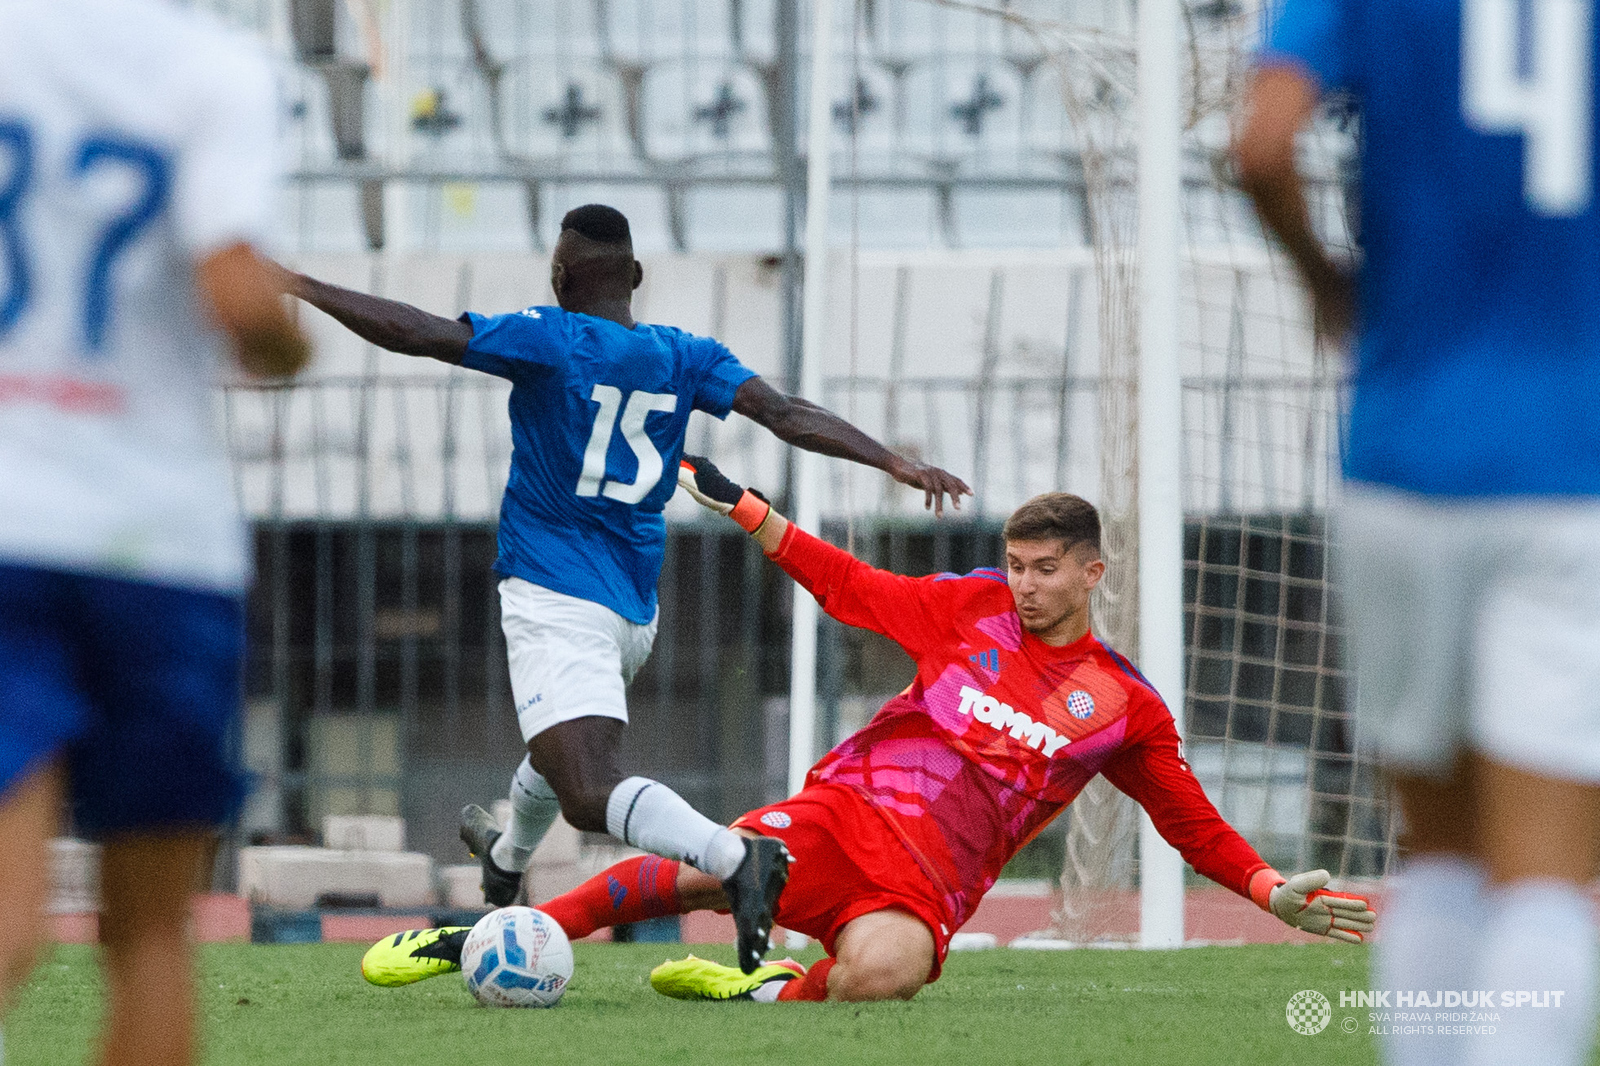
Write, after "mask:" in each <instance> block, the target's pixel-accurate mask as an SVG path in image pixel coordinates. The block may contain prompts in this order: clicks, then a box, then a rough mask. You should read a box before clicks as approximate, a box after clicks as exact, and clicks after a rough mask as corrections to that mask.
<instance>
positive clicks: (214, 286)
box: [0, 0, 307, 1064]
mask: <svg viewBox="0 0 1600 1066" xmlns="http://www.w3.org/2000/svg"><path fill="white" fill-rule="evenodd" d="M276 120H277V116H276V91H275V85H274V80H273V75H272V71H271V68H270V66H269V64H268V62H267V60H266V58H265V56H264V55H262V54H260V53H258V52H257V51H256V50H255V49H254V48H252V47H251V46H250V45H249V44H248V43H246V42H244V41H242V40H238V39H235V38H234V37H233V36H232V35H231V34H229V33H227V32H225V31H224V30H223V29H222V28H221V27H220V26H217V25H215V24H214V23H213V22H211V21H210V20H209V19H205V18H202V17H200V16H198V15H195V14H193V13H191V12H188V11H185V10H183V9H182V8H180V7H178V6H177V5H175V4H171V3H167V2H164V0H0V501H3V502H0V788H3V790H4V791H3V792H0V850H3V853H4V854H5V855H6V863H5V865H4V867H3V870H0V967H3V970H0V981H3V987H0V992H3V993H6V994H9V993H10V992H11V991H12V990H14V989H15V987H16V985H17V984H18V983H19V982H20V981H21V980H23V979H24V978H25V977H26V976H27V973H28V971H29V969H30V968H31V966H32V963H33V959H34V955H35V952H36V950H37V948H38V943H37V938H38V937H39V935H40V931H41V930H42V929H44V928H45V924H44V920H43V909H44V904H45V902H46V895H47V893H48V890H49V877H48V873H49V865H48V861H47V853H46V847H45V844H46V840H47V839H48V838H49V837H51V836H53V835H55V834H56V832H57V831H58V830H59V828H60V826H61V823H62V809H63V802H64V801H65V800H67V799H69V798H70V802H71V805H72V818H73V822H74V824H75V826H76V828H77V830H78V832H80V833H82V834H84V835H87V836H90V837H92V838H95V839H98V840H100V841H102V842H103V843H104V858H103V865H102V874H101V885H102V894H103V903H102V908H103V909H102V911H101V915H100V937H101V942H102V944H103V947H104V954H103V956H102V958H103V960H104V966H105V973H106V979H107V987H108V992H109V995H110V1010H109V1013H108V1016H107V1023H106V1025H107V1032H106V1034H105V1037H104V1039H103V1040H102V1042H101V1055H102V1057H103V1059H104V1061H106V1062H114V1063H126V1062H138V1063H152V1064H153V1063H161V1064H167V1063H186V1062H189V1061H191V1060H192V1058H193V1041H194V1036H193V1028H194V1026H193V1014H194V1010H193V991H192V987H191V986H192V983H193V982H192V965H191V949H190V947H189V944H188V940H187V937H188V930H187V927H188V899H189V896H190V894H191V892H192V891H194V889H195V888H196V887H197V884H198V881H199V875H200V873H201V869H200V867H201V863H202V858H203V856H204V855H205V854H206V853H207V851H208V846H209V843H210V840H211V839H212V837H213V835H214V831H215V829H216V827H217V826H219V825H221V824H223V823H225V822H226V821H228V820H229V819H230V818H231V817H232V816H233V815H234V813H235V811H236V809H237V807H238V804H239V801H240V799H241V798H242V796H243V792H244V782H243V778H242V776H241V774H240V773H239V771H238V769H237V767H236V765H235V763H234V760H233V758H232V756H231V752H230V749H229V746H228V739H227V735H228V733H229V731H230V729H231V727H232V725H233V722H234V719H235V717H236V711H237V708H238V702H239V684H240V670H239V668H240V655H241V652H242V644H243V594H244V591H245V587H246V582H247V575H248V573H249V558H248V551H247V547H246V543H247V542H246V539H245V531H244V528H243V525H242V523H241V521H240V518H239V516H238V514H237V510H236V505H235V501H234V494H233V487H232V480H231V477H230V475H229V472H228V467H227V461H226V457H225V454H224V452H223V449H222V446H221V441H220V439H219V438H218V436H217V435H216V433H215V431H214V428H213V424H212V387H213V385H214V384H215V382H216V379H217V377H218V374H219V371H221V370H223V369H224V365H225V358H226V356H227V354H228V351H229V349H230V347H231V349H232V353H233V355H234V356H235V357H236V358H237V361H238V363H239V365H241V366H242V367H243V368H244V369H245V370H246V371H248V372H251V373H253V374H260V375H273V376H276V375H283V374H288V373H292V372H294V371H296V370H298V369H299V368H300V367H301V366H302V365H303V363H304V362H305V359H306V355H307V348H306V346H305V344H304V342H303V341H302V339H301V337H300V335H299V333H298V331H297V330H296V329H295V327H294V325H293V323H292V321H291V320H290V319H289V318H288V316H287V314H286V312H285V309H284V305H283V302H282V299H281V292H282V287H281V283H280V278H281V275H280V274H279V272H277V271H276V270H275V268H273V267H272V266H271V265H270V264H269V263H268V262H267V261H265V260H263V259H261V258H259V257H258V256H257V254H256V252H255V250H254V249H255V247H256V246H257V245H258V244H259V243H260V242H261V241H262V239H263V238H264V237H265V235H266V232H267V229H268V224H269V221H270V218H271V209H272V200H273V195H274V185H275V181H276V179H277V172H276V168H275V166H274V155H275V151H274V146H275V140H276V136H275V124H276Z"/></svg>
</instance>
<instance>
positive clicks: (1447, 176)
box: [1238, 0, 1600, 1066]
mask: <svg viewBox="0 0 1600 1066" xmlns="http://www.w3.org/2000/svg"><path fill="white" fill-rule="evenodd" d="M1597 30H1600V24H1597V21H1596V18H1595V11H1594V8H1593V3H1592V0H1520V2H1519V0H1287V3H1285V4H1284V7H1283V10H1282V13H1281V15H1280V16H1279V18H1278V21H1277V23H1276V25H1275V27H1274V28H1273V31H1272V34H1271V39H1270V43H1269V44H1268V46H1267V47H1266V49H1265V51H1264V52H1263V54H1262V56H1261V58H1260V61H1259V69H1258V72H1257V74H1256V77H1255V81H1254V84H1253V88H1252V90H1251V93H1250V101H1249V114H1248V117H1247V119H1246V122H1245V127H1244V130H1243V132H1242V134H1241V137H1240V141H1239V144H1238V161H1239V166H1240V173H1241V176H1242V178H1243V181H1244V184H1245V187H1246V188H1247V190H1248V191H1249V192H1250V193H1251V195H1252V196H1253V197H1254V199H1255V201H1256V204H1257V206H1258V208H1259V210H1260V213H1261V216H1262V218H1263V219H1264V220H1265V221H1266V223H1267V224H1268V225H1269V226H1270V227H1271V228H1272V230H1273V231H1275V232H1276V233H1277V235H1278V236H1279V237H1280V238H1281V239H1282V241H1283V243H1284V245H1285V246H1286V247H1287V249H1288V250H1289V253H1290V255H1291V256H1292V258H1293V259H1294V261H1295V263H1296V265H1297V266H1298V267H1299V269H1300V272H1301V274H1302V275H1303V276H1304V278H1305V280H1306V281H1307V283H1308V284H1309V286H1310V289H1311V292H1312V295H1313V297H1314V300H1315V304H1316V309H1317V312H1318V317H1319V319H1320V323H1321V325H1322V327H1323V329H1324V330H1325V331H1326V332H1329V333H1332V334H1335V335H1338V334H1341V333H1342V332H1343V331H1344V330H1345V328H1346V327H1347V326H1348V325H1350V324H1353V325H1354V337H1355V357H1356V372H1355V386H1354V395H1353V397H1352V401H1351V409H1350V423H1349V433H1348V439H1347V440H1346V441H1345V448H1346V461H1345V473H1346V480H1347V483H1346V489H1345V499H1344V502H1343V503H1342V504H1341V508H1340V513H1339V515H1338V526H1337V530H1338V534H1339V558H1340V565H1341V568H1342V571H1343V573H1342V579H1343V590H1344V593H1345V604H1346V608H1347V610H1348V612H1349V618H1350V623H1351V625H1350V629H1349V632H1350V639H1351V644H1352V648H1353V651H1354V655H1355V664H1356V668H1357V677H1358V690H1359V694H1358V697H1357V702H1358V713H1359V720H1360V723H1361V727H1362V729H1363V730H1364V731H1365V732H1366V734H1367V735H1368V736H1369V737H1370V738H1371V739H1372V740H1373V741H1374V742H1375V743H1376V744H1377V747H1378V750H1379V752H1380V754H1381V756H1382V758H1383V760H1384V762H1385V764H1386V766H1387V769H1388V771H1389V773H1390V774H1391V775H1392V778H1393V781H1394V784H1395V786H1396V789H1397V791H1398V794H1399V798H1400V802H1401V806H1402V809H1403V815H1404V825H1405V836H1404V838H1403V842H1404V844H1405V845H1406V848H1407V857H1406V861H1405V866H1404V869H1403V871H1402V873H1401V875H1400V876H1398V877H1396V878H1395V879H1394V884H1393V887H1392V889H1391V890H1390V891H1389V892H1388V893H1387V894H1386V896H1385V904H1386V905H1387V908H1388V923H1389V924H1388V926H1387V927H1386V930H1385V932H1384V936H1383V938H1382V939H1381V940H1379V941H1378V942H1377V944H1376V946H1375V948H1374V951H1375V952H1376V959H1375V963H1376V970H1375V987H1376V988H1379V989H1383V990H1390V991H1395V992H1401V991H1404V992H1410V993H1416V994H1424V993H1421V992H1420V991H1419V990H1427V991H1426V993H1425V994H1427V995H1429V997H1430V999H1433V998H1435V997H1438V996H1439V995H1440V993H1441V992H1443V993H1444V995H1445V996H1446V997H1447V998H1446V999H1445V1002H1444V1003H1442V1004H1440V1003H1435V1005H1436V1006H1451V1005H1452V1004H1451V1003H1450V1000H1449V998H1448V997H1449V996H1450V995H1451V994H1452V992H1451V990H1455V991H1459V992H1460V993H1461V995H1462V1000H1463V1003H1462V1006H1463V1007H1465V1008H1466V1009H1468V1010H1469V1011H1470V1010H1471V1009H1472V1008H1474V1007H1476V1008H1478V1009H1479V1010H1480V1011H1481V1012H1483V1013H1482V1014H1480V1015H1478V1017H1479V1018H1480V1019H1481V1020H1486V1021H1488V1022H1491V1023H1493V1024H1494V1025H1495V1027H1496V1028H1497V1029H1498V1033H1496V1034H1494V1035H1484V1034H1482V1033H1481V1032H1478V1033H1465V1031H1464V1030H1463V1029H1462V1028H1461V1027H1444V1028H1441V1029H1440V1030H1439V1031H1438V1032H1432V1031H1428V1032H1424V1031H1423V1030H1422V1029H1421V1028H1420V1027H1419V1028H1415V1029H1414V1030H1413V1031H1412V1032H1406V1031H1405V1030H1404V1028H1403V1027H1394V1028H1395V1029H1396V1030H1398V1032H1397V1035H1394V1036H1391V1037H1389V1038H1388V1042H1387V1044H1386V1045H1385V1048H1386V1052H1387V1054H1388V1057H1389V1059H1390V1061H1392V1062H1395V1063H1400V1064H1405V1066H1411V1064H1423V1063H1439V1064H1444V1063H1451V1064H1456V1063H1468V1064H1474V1066H1477V1064H1485V1063H1535V1062H1537V1063H1541V1064H1560V1066H1567V1064H1576V1063H1580V1062H1586V1061H1587V1060H1588V1048H1589V1044H1590V1041H1591V1039H1592V1030H1593V1024H1594V1007H1595V999H1596V982H1597V976H1600V964H1597V957H1596V945H1595V932H1596V931H1595V923H1594V917H1593V913H1592V904H1591V901H1590V900H1589V898H1588V897H1587V894H1586V893H1585V891H1584V887H1585V885H1586V884H1587V883H1588V882H1589V881H1590V879H1591V878H1593V877H1594V875H1595V873H1596V867H1597V862H1600V213H1597V210H1596V202H1595V173H1596V151H1595V145H1596V141H1595V114H1596V111H1595V100H1594V88H1595V77H1594V64H1595V60H1596V56H1597V55H1600V39H1597V36H1596V34H1597ZM1328 94H1348V95H1349V96H1350V97H1352V98H1353V101H1354V103H1355V105H1356V106H1357V107H1358V109H1359V112H1360V116H1361V134H1362V160H1361V200H1362V202H1361V227H1360V229H1361V243H1362V246H1363V259H1362V262H1361V266H1360V269H1359V271H1358V272H1357V273H1356V274H1355V275H1354V282H1353V283H1352V276H1351V275H1350V274H1349V273H1347V270H1346V268H1345V267H1344V266H1342V265H1341V264H1339V263H1338V262H1336V261H1335V259H1334V258H1333V257H1331V256H1330V255H1329V254H1328V253H1327V251H1326V250H1325V248H1324V246H1323V245H1322V243H1321V242H1320V241H1319V240H1318V239H1317V236H1316V233H1315V231H1314V228H1313V226H1312V225H1311V223H1310V221H1309V213H1308V211H1307V207H1306V199H1305V195H1304V190H1303V186H1302V183H1301V180H1300V177H1299V175H1298V173H1297V171H1296V166H1295V154H1294V153H1295V136H1296V133H1297V132H1298V131H1299V130H1300V129H1301V128H1303V127H1304V126H1305V125H1306V123H1307V122H1308V121H1309V119H1310V118H1311V116H1312V114H1313V113H1314V111H1315V109H1316V107H1317V104H1318V101H1319V100H1320V99H1321V98H1323V97H1325V96H1327V95H1328ZM1485 1000H1488V1002H1484V1001H1485ZM1424 1009H1426V1008H1424ZM1491 1014H1492V1015H1497V1017H1491V1016H1490V1015H1491ZM1435 1020H1437V1016H1435ZM1469 1020H1470V1019H1469Z"/></svg>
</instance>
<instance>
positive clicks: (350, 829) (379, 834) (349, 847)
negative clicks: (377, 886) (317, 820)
mask: <svg viewBox="0 0 1600 1066" xmlns="http://www.w3.org/2000/svg"><path fill="white" fill-rule="evenodd" d="M322 846H323V847H325V848H337V849H342V850H344V851H404V850H406V820H405V819H404V818H397V817H395V816H394V815H391V814H330V815H328V816H327V817H325V818H323V819H322Z"/></svg>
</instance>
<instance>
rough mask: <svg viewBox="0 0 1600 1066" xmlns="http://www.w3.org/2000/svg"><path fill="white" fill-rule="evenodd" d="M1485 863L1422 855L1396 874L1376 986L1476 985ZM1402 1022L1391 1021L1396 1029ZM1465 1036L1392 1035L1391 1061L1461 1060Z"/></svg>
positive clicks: (1409, 1065)
mask: <svg viewBox="0 0 1600 1066" xmlns="http://www.w3.org/2000/svg"><path fill="white" fill-rule="evenodd" d="M1485 883H1486V879H1485V877H1484V872H1483V868H1482V867H1480V866H1479V865H1477V864H1476V863H1473V862H1469V861H1467V860H1466V859H1464V858H1461V857H1459V856H1455V855H1420V856H1418V857H1417V858H1416V859H1415V860H1414V861H1412V862H1410V863H1408V864H1407V865H1406V867H1405V870H1404V872H1402V873H1401V874H1399V875H1398V876H1396V877H1394V878H1392V884H1391V886H1390V887H1389V888H1388V889H1387V890H1386V891H1385V892H1384V895H1383V904H1382V909H1383V914H1382V916H1381V917H1380V918H1379V919H1378V935H1377V936H1376V937H1375V938H1374V939H1373V943H1372V981H1373V984H1372V987H1373V988H1375V989H1378V990H1379V991H1387V992H1391V993H1394V992H1419V991H1426V992H1428V994H1429V995H1430V996H1431V995H1432V994H1433V993H1434V991H1435V990H1444V989H1454V990H1457V991H1464V990H1467V989H1472V988H1475V987H1476V986H1474V985H1473V983H1472V981H1473V978H1474V976H1475V974H1476V972H1477V962H1478V948H1479V945H1480V944H1481V942H1482V938H1483V923H1484V891H1485ZM1393 1028H1395V1027H1393V1026H1391V1030H1392V1029H1393ZM1471 1039H1475V1038H1472V1037H1462V1036H1454V1035H1451V1036H1439V1035H1429V1036H1422V1035H1418V1034H1412V1035H1399V1036H1396V1035H1390V1036H1387V1037H1385V1038H1384V1052H1385V1060H1386V1061H1387V1062H1388V1063H1389V1064H1390V1066H1457V1064H1459V1063H1460V1062H1461V1061H1462V1059H1463V1058H1464V1057H1465V1050H1466V1043H1467V1041H1469V1040H1471Z"/></svg>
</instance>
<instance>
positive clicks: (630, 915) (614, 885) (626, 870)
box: [539, 855, 683, 940]
mask: <svg viewBox="0 0 1600 1066" xmlns="http://www.w3.org/2000/svg"><path fill="white" fill-rule="evenodd" d="M539 909H540V910H542V911H544V912H545V913H546V914H548V915H549V916H550V917H552V918H554V919H555V920H556V924H558V925H560V926H561V928H562V930H563V931H565V932H566V934H567V936H568V937H569V938H570V939H572V940H578V939H580V938H582V937H586V936H588V935H589V934H590V933H592V932H594V931H595V930H596V929H605V928H607V927H608V926H613V925H626V924H627V923H628V922H642V921H645V920H646V919H649V918H661V917H665V916H666V915H669V914H681V913H683V912H682V911H681V910H679V908H678V863H676V862H673V861H672V860H671V859H663V858H661V857H660V856H659V855H640V856H639V857H638V858H634V859H627V860H624V861H623V862H619V863H617V864H616V865H615V866H613V867H611V868H610V869H608V870H603V871H601V872H600V873H598V874H595V875H594V876H593V877H591V878H589V880H587V881H585V882H584V883H583V884H581V885H579V886H578V887H577V888H575V889H573V890H572V891H571V892H567V893H565V894H563V895H560V896H557V897H556V898H555V899H552V900H549V901H548V902H545V903H541V904H539Z"/></svg>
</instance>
